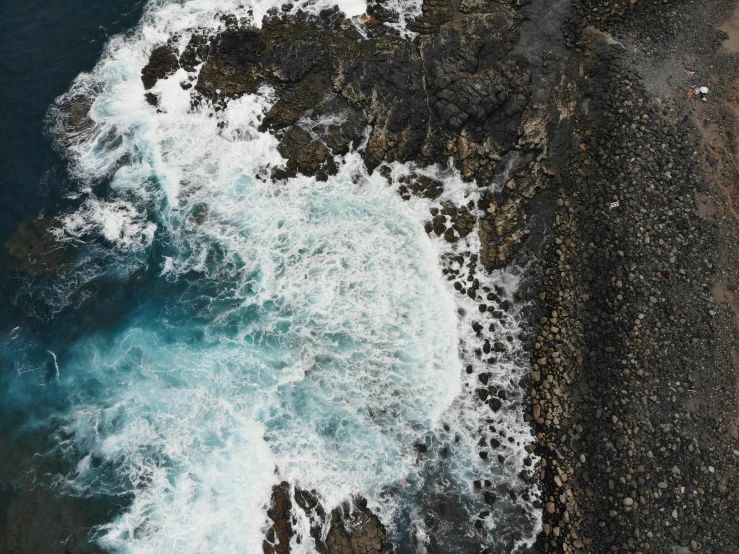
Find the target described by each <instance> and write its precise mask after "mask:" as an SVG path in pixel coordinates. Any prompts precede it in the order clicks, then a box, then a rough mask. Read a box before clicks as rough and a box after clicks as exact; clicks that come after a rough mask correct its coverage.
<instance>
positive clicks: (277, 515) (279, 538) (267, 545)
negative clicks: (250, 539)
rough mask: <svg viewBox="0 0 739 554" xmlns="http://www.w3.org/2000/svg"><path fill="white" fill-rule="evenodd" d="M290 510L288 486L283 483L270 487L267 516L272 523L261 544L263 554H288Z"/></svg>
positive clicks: (290, 526) (290, 528)
mask: <svg viewBox="0 0 739 554" xmlns="http://www.w3.org/2000/svg"><path fill="white" fill-rule="evenodd" d="M291 510H292V500H291V494H290V484H289V483H287V482H285V481H283V482H282V483H280V484H279V485H275V486H274V487H272V505H271V506H270V508H269V510H267V516H268V517H269V518H270V519H271V520H272V521H273V523H272V527H270V529H269V531H268V532H267V538H266V540H265V541H264V542H263V543H262V550H263V551H264V554H289V553H290V538H291V537H292V536H293V528H292V520H291V517H292V515H291V513H290V512H291Z"/></svg>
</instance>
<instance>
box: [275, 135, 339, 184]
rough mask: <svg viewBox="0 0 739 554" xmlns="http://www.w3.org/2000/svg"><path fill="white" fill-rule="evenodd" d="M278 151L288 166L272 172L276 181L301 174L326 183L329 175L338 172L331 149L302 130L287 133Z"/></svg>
mask: <svg viewBox="0 0 739 554" xmlns="http://www.w3.org/2000/svg"><path fill="white" fill-rule="evenodd" d="M277 149H278V151H279V152H280V154H281V155H282V156H283V157H284V158H287V164H286V167H285V168H284V169H276V170H274V171H273V172H272V177H273V178H274V179H287V178H289V177H295V176H296V175H297V174H298V173H301V174H303V175H306V176H308V177H313V176H315V177H316V179H318V180H319V181H325V180H326V179H328V176H329V175H334V174H335V173H336V171H337V168H336V164H335V163H334V158H333V156H332V155H331V152H330V151H329V149H328V148H327V147H326V146H325V145H324V144H323V143H322V142H320V141H318V140H314V139H313V138H312V137H311V136H310V134H309V133H307V132H306V131H304V130H302V129H300V128H297V127H293V128H291V129H290V130H289V131H287V132H286V133H285V134H284V135H283V137H282V140H281V141H280V144H279V146H278V147H277Z"/></svg>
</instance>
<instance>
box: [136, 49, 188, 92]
mask: <svg viewBox="0 0 739 554" xmlns="http://www.w3.org/2000/svg"><path fill="white" fill-rule="evenodd" d="M179 68H180V62H179V53H178V52H177V50H176V49H175V48H174V46H172V45H171V44H165V45H163V46H159V47H158V48H155V49H154V51H153V52H152V53H151V56H149V63H147V64H146V65H145V66H144V69H142V70H141V80H142V81H143V83H144V88H145V89H146V90H149V89H150V88H152V87H153V86H154V85H156V83H157V81H158V80H159V79H164V78H165V77H168V76H170V75H172V74H174V73H175V71H177V70H178V69H179Z"/></svg>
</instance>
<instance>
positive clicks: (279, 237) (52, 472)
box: [0, 0, 539, 554]
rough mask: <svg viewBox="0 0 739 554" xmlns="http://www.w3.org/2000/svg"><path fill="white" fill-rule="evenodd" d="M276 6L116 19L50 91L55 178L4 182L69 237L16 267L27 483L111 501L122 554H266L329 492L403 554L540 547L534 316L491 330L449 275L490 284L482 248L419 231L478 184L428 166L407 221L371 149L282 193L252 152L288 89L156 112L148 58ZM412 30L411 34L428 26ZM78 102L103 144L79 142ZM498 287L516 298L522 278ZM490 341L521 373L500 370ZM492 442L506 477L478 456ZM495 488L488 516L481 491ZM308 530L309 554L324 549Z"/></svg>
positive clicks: (186, 97) (108, 535)
mask: <svg viewBox="0 0 739 554" xmlns="http://www.w3.org/2000/svg"><path fill="white" fill-rule="evenodd" d="M331 4H332V3H331V1H330V0H320V1H319V2H312V3H299V4H296V5H295V8H294V9H298V8H302V9H306V10H309V11H310V10H313V11H316V10H319V9H322V8H325V7H327V6H329V5H331ZM275 5H279V3H278V1H277V0H253V1H249V2H245V1H241V0H220V1H218V2H216V1H215V0H182V1H179V2H175V1H151V2H149V3H147V4H126V5H124V4H123V3H121V4H120V5H116V4H115V3H111V4H109V5H107V8H96V10H99V11H100V12H101V15H100V17H101V18H103V15H104V16H105V17H109V18H110V19H112V20H113V21H114V22H116V23H113V24H112V25H113V26H114V27H115V25H118V27H117V28H116V31H117V34H113V33H111V34H110V36H107V33H106V42H105V43H104V45H103V44H101V43H96V42H95V40H100V39H99V34H96V33H95V32H92V31H91V36H92V35H94V36H95V37H97V38H94V39H90V42H89V44H87V49H81V50H80V51H82V50H84V51H85V55H86V56H88V57H87V58H86V59H87V60H89V59H90V57H91V56H94V59H96V60H97V61H96V63H94V65H93V63H89V64H88V65H87V66H85V64H84V63H82V64H81V65H82V67H79V66H77V67H75V68H74V71H75V74H73V75H69V72H68V71H67V72H65V73H64V76H63V77H59V78H58V81H59V82H61V81H63V80H64V79H65V78H66V79H67V81H66V82H65V83H64V87H63V88H62V90H59V91H57V90H48V89H47V86H48V88H51V89H53V87H52V86H51V83H50V82H49V83H47V85H45V86H39V89H38V91H37V98H35V99H33V100H34V102H35V104H34V109H36V110H38V105H39V104H40V103H41V101H42V99H48V100H46V101H47V105H46V108H45V116H44V119H43V122H42V121H41V119H40V118H36V119H34V120H32V121H33V122H34V123H32V125H36V127H34V129H35V131H34V132H35V133H38V136H35V138H34V139H33V140H31V139H29V140H28V143H29V147H30V148H29V149H30V150H33V152H34V154H30V155H29V158H28V159H27V163H29V164H30V165H32V166H34V167H35V163H34V161H33V160H34V159H36V158H38V159H37V160H36V161H37V162H38V168H37V169H35V170H30V169H26V170H21V169H18V167H19V166H20V165H22V164H19V163H18V162H17V160H8V161H7V162H6V163H8V164H10V166H11V171H9V174H10V175H12V176H14V178H15V179H19V178H23V179H27V180H29V181H30V182H31V190H30V191H26V192H25V193H24V195H21V194H19V193H18V192H17V189H16V188H15V187H14V185H13V182H12V181H8V183H7V184H5V183H4V185H3V189H4V190H3V194H4V195H5V198H7V199H9V200H8V202H6V204H9V205H12V204H14V202H13V200H14V198H15V197H16V196H18V197H21V196H23V197H24V198H25V197H28V198H29V199H28V200H26V204H25V207H24V208H22V209H21V208H6V209H10V210H13V209H16V210H17V213H16V215H15V216H14V219H13V220H11V221H16V222H17V221H18V220H20V219H21V218H22V217H26V216H28V215H36V214H38V213H43V215H44V216H46V217H48V218H53V221H54V228H55V234H56V238H57V240H58V241H60V242H62V243H66V244H68V245H69V247H70V248H73V251H74V257H73V259H71V260H70V261H69V262H68V263H67V265H66V266H65V267H64V268H62V270H61V271H60V272H59V277H58V278H56V279H35V280H33V279H30V278H28V277H23V276H19V275H17V274H16V273H14V272H13V271H12V270H11V269H10V268H6V270H5V271H4V274H5V277H4V278H3V291H4V293H5V297H4V298H5V299H6V300H5V303H4V305H3V306H4V307H3V319H2V325H3V328H2V329H0V356H1V357H0V360H1V361H2V365H3V373H2V376H1V378H2V383H1V384H2V393H1V394H2V400H3V409H4V413H5V417H4V431H3V432H4V433H5V434H7V436H8V437H9V439H8V440H9V441H11V442H10V444H11V445H13V444H15V443H14V442H12V441H16V442H17V446H16V447H17V448H18V449H23V452H24V453H25V454H23V456H21V457H22V458H23V461H22V463H21V464H20V466H22V470H20V469H19V470H18V476H17V481H18V482H22V483H24V484H28V483H30V484H32V485H34V486H37V487H43V488H48V489H49V490H52V491H54V493H55V494H57V495H61V496H66V497H72V498H81V499H88V500H89V501H90V502H94V501H99V500H100V499H107V500H108V501H109V502H110V503H113V504H115V505H116V509H115V510H109V511H108V512H106V515H105V517H101V518H98V519H100V520H101V521H99V522H98V523H97V524H96V525H95V526H93V527H91V528H90V530H89V541H90V543H93V544H96V545H98V546H99V547H100V548H102V549H104V550H107V551H111V552H121V553H136V554H138V553H158V554H159V553H161V554H165V553H170V552H172V553H174V552H178V553H182V552H191V553H206V552H213V553H230V552H233V553H237V552H239V553H257V552H261V551H262V541H263V540H264V533H265V529H266V528H267V527H268V525H269V522H268V519H267V514H266V510H267V507H268V503H269V499H270V495H271V490H272V487H273V486H274V485H275V484H278V483H279V482H281V481H283V480H286V481H288V482H290V483H291V484H293V485H294V486H300V487H302V488H305V489H315V490H317V491H318V494H319V496H320V498H321V500H322V502H323V503H324V505H325V506H326V507H327V508H328V509H331V508H333V507H334V506H338V505H339V504H340V503H341V502H343V501H345V500H346V499H348V498H351V496H352V495H361V496H363V497H365V498H366V499H367V501H368V503H369V506H370V507H371V508H372V509H373V510H374V511H375V512H376V513H377V514H378V515H379V516H380V518H381V520H382V521H383V523H384V524H385V525H386V527H387V528H388V531H389V532H390V534H391V537H392V538H393V541H394V542H395V544H397V545H400V546H399V548H400V550H401V551H404V552H424V551H426V549H427V548H430V549H432V550H434V549H435V551H440V552H472V551H479V550H482V549H483V548H485V547H486V546H487V547H488V548H489V549H490V550H489V551H491V552H492V551H495V552H503V551H507V552H511V551H513V550H514V549H515V548H516V547H523V546H525V545H526V544H529V543H530V542H531V540H532V537H533V535H534V533H535V532H536V531H537V530H538V526H539V521H538V516H537V515H536V511H535V509H534V507H533V504H532V503H533V502H534V501H535V492H536V491H531V490H529V489H527V487H526V486H525V484H524V483H523V481H522V480H521V478H520V474H521V472H522V470H524V469H525V467H526V466H530V465H531V463H532V459H531V457H530V456H528V455H527V453H526V452H525V450H524V447H525V446H526V444H528V443H529V442H530V441H531V437H530V432H529V430H528V427H527V426H526V425H525V424H524V422H523V412H522V407H521V398H522V391H520V389H519V387H518V384H517V383H518V381H519V380H520V378H521V377H522V376H523V375H524V373H525V372H526V370H527V367H526V363H525V356H524V355H523V353H522V352H521V348H520V345H519V344H518V339H517V336H518V334H519V332H520V325H521V317H520V314H519V310H520V307H518V306H516V305H513V306H512V307H510V308H509V307H508V306H506V310H507V311H505V313H503V312H501V313H500V314H498V315H497V316H496V317H495V318H493V316H491V315H490V314H489V313H482V314H481V313H480V311H479V310H478V309H477V308H478V306H477V305H476V304H475V302H474V301H472V300H471V299H469V298H468V297H467V296H463V295H459V294H458V293H456V292H455V291H454V288H453V287H452V283H451V281H449V280H448V279H447V278H446V276H445V274H444V273H443V271H442V269H443V268H444V267H454V268H456V269H463V268H465V267H467V266H468V265H469V263H474V256H475V254H476V252H477V251H478V249H479V244H477V242H476V238H475V234H474V233H473V234H471V235H469V237H468V238H467V239H465V240H461V241H459V242H458V243H457V244H455V245H450V244H448V243H446V242H443V241H441V240H439V239H437V238H435V237H429V236H428V235H427V234H426V232H425V230H424V226H423V222H424V221H425V220H426V219H428V217H429V215H428V214H429V208H430V207H432V206H433V205H439V202H441V201H446V202H452V203H454V204H457V205H462V204H465V205H466V204H468V203H469V202H470V201H472V202H475V201H476V200H477V198H478V195H479V193H480V188H479V187H477V186H476V185H475V184H467V183H462V182H461V180H460V179H459V177H458V175H456V174H455V173H454V172H450V171H446V172H443V171H441V170H439V169H437V168H427V169H425V170H422V171H424V172H426V173H427V174H429V175H434V176H436V177H439V178H441V179H443V180H444V182H445V191H444V194H443V196H442V198H441V199H439V200H437V201H435V202H429V201H427V200H423V199H414V200H411V201H409V202H404V201H403V200H402V199H401V198H400V196H399V195H398V194H397V190H396V187H397V179H398V178H399V177H400V176H401V175H404V174H406V173H408V172H409V171H410V170H411V169H412V168H409V167H406V166H402V165H398V164H395V165H393V166H391V168H390V169H391V172H392V175H393V182H394V183H395V185H394V186H393V185H388V183H387V181H386V180H385V179H384V178H382V177H380V175H378V174H377V173H375V174H374V175H369V174H368V173H367V172H366V170H365V168H364V166H363V164H362V161H361V158H360V156H359V155H358V154H357V153H350V154H348V155H347V156H345V157H343V158H341V159H340V160H338V162H339V168H340V169H339V172H338V174H337V175H336V176H335V177H332V178H330V179H329V180H328V181H327V182H323V183H320V182H316V181H315V180H314V179H310V178H305V177H298V178H295V179H291V180H289V181H287V182H284V183H275V182H272V181H271V180H270V179H269V178H268V177H267V176H268V175H269V170H270V168H271V167H274V166H278V165H280V164H282V163H283V160H282V158H281V157H280V155H279V153H278V152H277V148H276V146H277V142H276V139H275V138H274V137H273V136H272V135H270V134H268V133H260V132H258V131H257V128H258V126H259V123H260V121H261V118H262V117H263V115H264V113H265V112H266V111H267V110H268V109H269V107H270V105H271V104H272V103H273V102H274V96H273V91H271V90H270V89H268V88H266V87H265V88H263V89H261V90H260V91H259V93H258V94H255V95H248V96H245V97H242V98H239V99H235V100H232V101H230V102H229V103H228V104H227V106H226V107H225V109H223V110H215V109H213V107H212V106H209V105H207V104H205V105H201V106H199V107H197V108H192V104H191V98H190V94H191V91H186V90H183V89H182V87H181V86H180V81H182V80H184V79H185V78H186V74H185V73H184V70H180V71H179V72H178V73H176V74H174V75H173V76H171V77H169V78H168V79H165V80H162V81H160V82H158V83H157V85H156V87H155V89H154V92H156V93H159V94H160V98H161V102H160V109H159V110H157V109H156V108H154V107H152V106H150V105H149V104H148V103H147V102H146V100H145V98H144V89H143V84H142V82H141V79H140V75H141V69H142V67H143V66H144V65H145V64H146V62H147V60H148V56H149V54H150V52H151V51H152V50H153V48H155V47H156V46H158V45H160V44H162V43H164V42H166V41H167V40H174V41H176V43H177V44H178V45H179V46H180V48H184V46H185V44H186V43H187V41H188V39H189V36H190V35H191V34H192V33H193V32H195V31H196V30H197V31H199V32H203V31H206V32H210V33H213V32H216V31H217V30H218V26H219V25H220V20H219V19H218V18H217V17H216V16H217V15H219V14H223V13H228V14H234V15H237V16H238V17H243V18H247V19H251V20H252V21H253V24H255V25H258V24H259V23H260V21H261V18H262V16H263V15H264V13H266V11H267V10H268V9H269V8H270V7H273V6H275ZM338 5H339V7H340V8H342V9H343V10H344V11H345V13H346V14H347V15H349V16H357V15H360V14H362V13H363V12H364V9H365V8H364V5H363V4H362V3H359V2H357V0H348V1H347V2H339V4H338ZM395 9H397V10H398V11H399V12H401V13H403V14H406V15H407V16H408V17H412V16H413V15H414V14H417V13H418V9H419V6H418V5H417V4H414V3H412V2H411V3H407V2H406V3H401V2H399V3H397V4H395ZM18 10H20V8H18ZM121 13H123V15H122V16H120V17H119V18H116V17H113V16H112V15H111V14H119V15H120V14H121ZM21 16H22V14H20V15H17V17H21ZM88 17H89V20H90V21H94V18H93V17H92V16H88ZM96 17H97V16H96ZM401 25H402V20H401ZM75 52H76V51H73V50H69V51H67V52H66V54H65V56H69V57H70V58H75V56H77V55H79V52H77V53H75ZM75 59H76V58H75ZM84 59H85V58H84V57H83V60H82V61H84ZM29 63H30V60H29ZM28 81H29V82H30V81H32V79H30V78H29V79H28ZM55 83H56V84H58V82H55ZM64 89H66V91H64ZM4 91H5V89H3V92H4ZM4 94H5V92H4ZM7 94H9V95H10V94H11V93H10V92H8V93H7ZM49 94H54V95H58V96H57V98H56V99H54V98H53V96H52V98H49ZM81 99H82V101H83V102H84V103H85V105H89V106H90V107H89V112H88V117H89V124H86V125H84V126H77V127H74V126H70V125H69V124H68V120H67V119H66V114H67V113H68V110H69V107H70V106H72V105H74V104H75V103H80V102H81ZM42 131H44V132H45V133H46V135H45V137H46V138H39V137H41V135H40V133H41V132H42ZM3 134H4V133H3ZM4 140H6V141H7V138H5V137H4ZM51 144H53V145H55V147H56V151H54V150H52V149H51V148H50V145H51ZM3 148H4V149H5V150H7V151H8V152H9V153H10V152H12V151H13V149H14V148H18V147H17V146H15V145H12V144H9V143H8V142H5V143H3ZM55 152H56V153H55ZM3 157H5V156H3ZM39 160H41V161H39ZM13 167H15V169H14V170H13ZM14 213H15V212H14ZM13 227H14V226H13ZM13 227H11V228H10V229H6V230H5V236H7V235H8V234H9V233H10V232H12V228H13ZM453 259H454V260H456V261H450V260H453ZM479 279H480V281H481V285H482V286H484V287H488V290H490V291H493V290H495V291H496V293H497V296H498V297H500V299H502V300H508V301H510V300H511V299H512V297H513V293H514V292H515V290H516V288H517V283H518V280H519V275H517V274H515V273H512V272H499V273H496V274H493V275H490V276H482V275H480V276H479ZM473 322H478V323H482V324H483V325H484V326H485V328H487V329H490V333H492V334H494V336H495V337H496V340H502V341H506V344H507V348H506V350H507V353H506V354H505V355H501V356H500V357H499V358H498V359H496V360H491V359H488V360H484V359H483V357H482V356H481V355H480V352H481V350H482V342H483V339H482V338H481V337H479V336H477V335H475V334H474V333H473V332H472V330H471V327H472V323H473ZM481 373H486V375H489V380H490V382H489V384H490V385H494V386H495V387H496V389H497V390H500V391H506V392H507V396H506V395H504V394H501V396H500V397H501V398H502V399H503V400H505V407H504V409H502V410H498V411H494V412H491V410H490V409H489V408H488V407H487V406H486V405H484V404H483V403H482V401H481V400H480V398H479V396H478V395H477V394H476V393H475V390H476V388H477V387H478V386H479V377H478V375H480V374H481ZM491 441H495V442H497V443H498V446H497V447H495V448H497V457H494V456H493V455H492V454H491V455H490V456H488V457H485V458H483V457H481V455H480V452H481V450H485V449H487V450H490V448H489V445H490V443H491ZM420 445H423V448H420V447H419V446H420ZM485 480H487V482H488V483H489V484H486V485H485V486H486V487H487V488H488V492H490V493H493V496H494V497H496V498H497V502H495V503H494V504H493V503H492V502H490V500H489V499H490V497H489V496H488V497H487V500H486V497H485V496H484V495H483V494H482V492H481V491H480V490H478V488H477V487H476V485H475V481H483V482H484V481H485ZM294 515H295V518H296V521H297V523H296V529H297V531H298V533H297V537H300V536H301V534H302V539H301V540H300V541H299V542H298V540H297V537H296V539H294V541H293V544H292V546H293V551H294V552H312V549H311V546H310V544H311V543H310V540H309V538H308V537H307V531H306V528H307V522H305V521H304V518H302V519H301V514H299V513H297V512H296V513H295V514H294ZM434 521H435V522H436V524H435V525H434V526H433V530H430V528H429V525H430V522H431V523H433V522H434ZM429 534H433V535H434V536H433V537H430V536H429ZM439 545H441V546H439Z"/></svg>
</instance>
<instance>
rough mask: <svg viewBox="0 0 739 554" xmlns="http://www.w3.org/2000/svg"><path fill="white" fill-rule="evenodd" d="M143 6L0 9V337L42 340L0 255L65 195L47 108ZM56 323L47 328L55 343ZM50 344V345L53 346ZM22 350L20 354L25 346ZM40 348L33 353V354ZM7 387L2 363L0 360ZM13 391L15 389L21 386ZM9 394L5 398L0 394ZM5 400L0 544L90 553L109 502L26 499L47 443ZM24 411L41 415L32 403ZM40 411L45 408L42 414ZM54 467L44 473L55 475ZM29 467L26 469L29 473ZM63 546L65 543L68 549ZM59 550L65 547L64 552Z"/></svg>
mask: <svg viewBox="0 0 739 554" xmlns="http://www.w3.org/2000/svg"><path fill="white" fill-rule="evenodd" d="M143 4H144V3H143V1H142V0H98V1H95V2H87V1H82V0H44V1H35V0H4V1H3V2H0V51H1V52H2V56H0V245H2V255H1V256H0V334H2V335H3V336H7V333H8V332H9V331H10V330H11V329H12V328H13V327H15V326H18V325H24V323H25V324H26V325H27V326H28V327H30V328H32V329H34V330H36V331H37V333H36V336H37V341H41V342H46V341H45V340H44V338H45V337H44V333H45V331H46V330H47V329H44V326H43V324H42V322H40V321H39V320H38V318H35V317H32V316H31V317H29V312H33V311H34V306H33V302H29V301H28V299H27V298H26V297H24V299H23V300H22V301H18V300H17V294H18V291H19V288H21V287H22V286H23V282H22V281H23V279H22V278H19V277H18V275H17V274H16V272H15V271H14V269H13V268H12V267H10V266H9V265H8V263H7V259H6V257H5V248H4V245H5V243H6V241H7V240H8V238H9V237H10V236H11V234H12V233H13V232H14V231H15V229H16V228H17V226H18V224H19V223H20V222H21V221H23V220H26V219H28V218H32V217H36V216H38V215H41V214H44V213H50V214H55V213H57V212H58V211H59V210H60V208H61V207H62V206H63V205H64V204H65V202H64V201H63V196H64V194H65V192H66V191H67V190H68V188H69V187H70V185H71V183H69V181H68V177H67V172H66V169H65V162H64V160H63V159H62V157H61V156H60V155H59V154H58V153H57V152H55V151H54V149H53V148H52V145H51V140H50V139H49V138H48V137H47V136H46V134H45V129H44V119H45V117H46V114H47V110H48V109H49V106H50V105H51V104H52V102H53V101H54V99H55V98H56V97H57V96H59V95H60V94H61V93H63V92H64V91H65V90H66V89H67V88H68V87H69V85H70V83H71V81H72V80H73V79H74V77H76V76H77V75H78V74H79V73H80V72H82V71H88V70H89V69H91V68H92V67H93V66H94V64H95V62H96V61H97V59H98V58H99V56H100V52H101V50H102V47H103V45H104V43H105V41H106V40H107V38H108V37H109V36H110V35H112V34H115V33H120V32H123V31H125V30H126V29H129V28H130V27H132V26H133V25H134V24H135V22H136V21H138V19H139V18H140V15H141V11H142V8H143ZM60 329H64V324H63V323H61V324H60V323H55V324H54V325H53V326H52V325H50V326H48V330H50V331H51V330H55V331H53V332H55V334H57V335H59V336H60V337H61V335H62V334H60V333H59V330H60ZM52 340H53V339H52ZM26 346H28V345H26ZM39 346H41V344H39ZM0 363H1V364H2V365H1V366H0V380H2V382H3V383H4V385H6V386H7V385H8V383H9V382H10V381H9V376H11V375H12V374H13V372H14V369H15V368H14V367H13V363H12V361H11V359H10V358H9V357H8V356H3V357H2V359H1V360H0ZM21 387H22V384H21ZM5 392H6V393H8V391H7V390H6V391H5ZM11 398H12V399H17V398H18V397H16V396H14V395H11V394H5V395H4V396H3V399H2V400H1V401H0V402H2V404H3V405H2V410H1V411H0V417H1V420H0V442H1V444H0V544H2V548H3V550H4V549H5V547H6V544H7V545H8V547H11V546H16V547H18V548H23V549H24V551H25V552H39V553H41V552H44V553H46V552H48V553H56V552H60V553H61V552H70V553H72V552H89V551H93V547H92V546H91V545H90V543H89V539H88V538H87V533H86V531H85V527H86V526H88V525H92V524H95V523H99V522H100V521H101V520H104V519H105V517H106V514H109V513H110V511H111V509H113V510H115V507H114V506H115V504H119V505H120V504H121V503H122V502H125V499H116V500H115V502H114V503H113V508H111V503H110V502H109V500H110V499H105V500H103V501H102V502H101V500H100V499H94V500H93V499H71V498H65V497H59V496H58V495H56V494H54V493H51V492H49V491H48V490H44V489H36V490H34V489H33V487H32V483H33V481H34V479H33V478H32V479H29V478H28V474H27V472H28V470H29V468H30V467H32V466H34V463H33V455H34V453H35V451H36V450H37V446H39V445H43V444H44V442H45V440H46V437H45V436H44V435H43V434H41V435H39V434H38V433H33V432H30V431H28V429H27V428H26V427H24V425H25V424H27V422H28V411H27V410H19V409H18V408H19V406H18V404H16V403H15V402H14V401H12V400H11ZM28 400H29V405H33V404H34V403H36V404H37V405H41V406H43V404H44V401H46V400H48V399H44V398H42V397H41V396H37V395H36V394H34V396H33V397H32V398H29V399H28ZM47 407H48V406H47ZM57 463H58V462H57V461H55V460H53V459H52V460H49V461H47V462H45V464H46V465H45V466H44V467H45V468H46V469H47V470H50V471H54V470H58V469H59V468H58V467H57ZM34 467H35V466H34ZM67 539H69V540H67ZM65 541H66V542H65Z"/></svg>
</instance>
